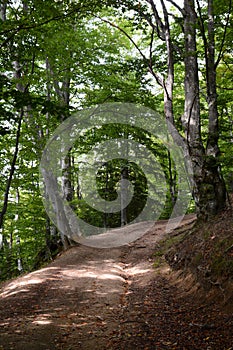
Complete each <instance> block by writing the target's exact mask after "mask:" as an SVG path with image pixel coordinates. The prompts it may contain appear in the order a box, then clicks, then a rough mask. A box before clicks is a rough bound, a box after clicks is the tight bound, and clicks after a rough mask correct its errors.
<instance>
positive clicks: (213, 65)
mask: <svg viewBox="0 0 233 350" xmlns="http://www.w3.org/2000/svg"><path fill="white" fill-rule="evenodd" d="M0 13H1V15H0V16H1V18H0V21H1V26H0V27H1V29H0V33H1V41H0V45H1V61H0V82H1V84H0V96H1V98H0V112H1V113H0V135H1V138H0V154H1V157H0V171H1V180H0V198H1V207H0V230H1V231H0V256H1V261H0V279H5V278H9V277H11V276H13V275H15V274H18V273H19V272H21V271H22V270H24V271H28V270H31V269H33V268H34V267H35V266H36V261H37V259H38V254H40V253H41V251H44V253H43V254H44V257H45V258H52V255H53V254H54V252H56V251H57V250H59V249H60V247H61V244H63V246H65V247H67V246H68V245H70V244H72V242H71V241H70V240H69V238H67V237H65V235H63V234H62V233H61V232H58V230H57V228H56V227H54V225H53V223H52V222H51V220H50V218H49V217H48V216H47V214H46V211H45V209H44V206H43V202H42V198H41V193H40V186H39V164H40V160H41V156H42V152H43V149H44V147H45V145H46V142H47V140H48V139H49V137H50V136H51V134H52V133H53V132H54V130H55V129H56V127H57V126H59V125H60V124H61V123H62V121H64V120H66V119H67V118H68V117H69V116H70V115H72V113H73V112H75V111H77V110H81V109H82V108H88V107H91V106H96V105H99V104H103V103H106V102H108V103H109V102H128V103H134V104H139V105H143V106H146V107H149V108H151V109H153V110H155V111H157V112H158V113H160V114H163V115H164V118H165V119H166V120H167V121H168V122H169V124H168V125H170V130H169V131H170V133H171V135H172V137H173V139H174V140H175V142H176V143H177V144H180V143H181V142H182V144H183V145H185V147H184V149H183V151H184V158H185V159H187V161H188V160H189V161H190V162H191V165H192V168H193V182H192V184H191V186H192V188H193V198H194V200H193V202H191V204H190V206H189V208H187V210H189V211H191V210H193V209H194V207H195V208H196V212H197V214H198V216H199V217H200V219H205V220H207V219H208V218H209V217H210V216H213V215H215V214H216V213H218V212H219V211H221V210H223V209H224V207H225V205H226V201H227V192H230V191H232V190H233V162H232V151H233V118H232V91H233V86H232V79H231V75H232V32H231V30H230V28H231V27H232V24H233V23H232V1H231V0H227V1H222V0H221V1H216V0H208V1H205V0H203V1H202V0H184V2H180V1H172V0H166V1H165V0H160V1H159V2H157V1H153V0H139V1H134V0H127V1H121V0H112V1H111V0H105V1H92V2H87V1H81V0H80V1H68V0H67V1H50V2H46V1H30V0H29V1H16V2H12V1H1V2H0ZM126 134H127V137H128V138H131V139H134V140H137V142H139V143H141V144H143V145H145V146H146V147H147V148H148V149H149V150H150V151H151V152H152V153H154V154H156V156H157V157H158V159H159V162H160V163H161V167H162V169H163V171H164V176H165V178H166V183H167V188H166V193H165V196H166V204H165V207H164V210H163V212H162V214H161V218H167V217H169V215H170V214H171V211H172V208H173V207H174V205H175V202H176V200H177V195H178V191H179V186H178V182H179V181H178V178H177V171H176V167H175V163H174V160H173V159H172V156H171V154H170V152H169V150H167V149H166V147H164V146H163V145H161V144H160V143H159V142H158V141H157V140H155V139H154V138H153V136H152V135H150V134H148V133H145V132H144V131H143V130H136V129H134V130H133V129H131V128H127V129H124V128H122V127H120V126H117V125H115V126H111V125H110V126H106V128H98V126H96V129H94V130H91V131H90V132H86V133H85V134H84V135H83V138H82V139H79V143H78V144H77V145H76V147H75V148H74V149H72V150H70V151H69V153H68V154H67V157H66V159H64V162H63V164H62V167H63V173H64V178H63V180H62V181H63V182H62V186H63V191H64V196H65V198H66V199H67V200H68V201H69V202H70V205H71V206H72V207H73V208H74V209H75V210H76V212H77V214H78V215H80V217H82V218H83V219H85V220H87V221H88V220H89V222H90V223H92V224H95V225H96V226H98V225H99V226H103V227H115V226H119V225H121V224H122V223H125V221H126V222H130V221H131V220H132V218H133V217H135V215H137V210H139V211H140V206H141V205H142V206H143V203H144V200H145V198H146V196H147V181H146V178H145V176H144V174H143V172H142V171H141V170H140V169H138V168H137V167H136V166H135V165H134V164H130V163H129V162H127V161H125V160H124V159H117V160H113V161H111V162H109V163H108V164H106V165H102V167H101V168H100V169H99V172H98V174H97V187H98V189H99V192H100V194H101V196H102V197H103V198H105V200H107V201H111V200H114V199H115V196H116V194H117V186H118V183H119V181H120V179H121V178H126V179H129V180H130V181H131V182H132V183H133V185H134V186H135V196H134V199H133V201H132V203H131V205H130V206H129V207H128V208H127V210H126V211H124V212H123V211H122V213H118V214H117V215H112V216H111V215H107V214H106V213H99V212H97V211H95V210H94V209H93V208H90V207H89V206H88V205H87V204H86V203H85V194H83V193H82V189H81V186H80V183H79V178H78V171H79V169H80V167H81V164H79V163H78V162H77V155H79V154H81V153H84V154H85V153H88V151H89V150H90V149H91V148H92V147H93V146H94V145H95V143H97V142H101V141H102V140H105V139H106V138H117V137H119V136H122V135H126ZM155 173H156V171H155ZM60 239H61V241H62V242H60ZM51 247H52V248H51Z"/></svg>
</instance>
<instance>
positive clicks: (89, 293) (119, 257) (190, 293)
mask: <svg viewBox="0 0 233 350" xmlns="http://www.w3.org/2000/svg"><path fill="white" fill-rule="evenodd" d="M194 220H195V217H194V216H193V215H188V216H186V217H185V218H184V220H183V221H182V223H181V225H180V228H179V229H180V232H181V231H182V230H188V229H190V227H191V226H192V225H193V222H194ZM165 225H166V222H165V221H162V222H157V223H155V225H154V227H153V228H152V229H150V230H149V231H148V232H146V234H145V235H144V236H143V237H141V238H140V239H138V240H137V241H135V242H133V243H130V244H128V245H126V246H122V247H117V248H106V249H100V248H91V247H86V246H83V245H82V246H77V247H73V248H71V249H69V250H67V251H66V252H65V253H63V254H61V255H60V256H59V257H58V258H56V259H55V260H54V261H53V262H52V263H50V264H49V265H48V266H46V267H45V268H42V269H40V270H37V271H35V272H32V273H30V274H27V275H24V276H21V277H19V278H17V279H14V280H11V281H8V282H5V283H3V284H2V285H1V289H0V349H1V350H10V349H12V350H54V349H55V350H60V349H62V350H77V349H82V350H105V349H106V350H107V349H108V350H138V349H143V350H153V349H155V350H162V349H169V350H172V349H174V350H175V349H180V350H181V349H182V350H185V349H190V350H195V349H197V350H200V349H202V350H205V349H206V350H213V349H214V350H230V349H233V332H232V331H233V317H232V314H231V313H230V312H227V310H226V309H223V308H222V307H221V306H220V304H218V305H216V303H214V302H213V301H211V300H209V299H208V298H199V297H198V295H199V293H198V287H197V286H196V284H195V283H193V282H192V279H190V278H188V277H187V279H185V278H183V279H180V283H177V278H176V277H174V276H175V275H174V272H173V271H172V270H171V268H170V267H169V265H168V264H167V263H166V261H165V260H164V261H163V262H161V264H159V266H157V268H156V267H155V265H156V264H157V265H158V261H157V258H158V256H159V250H158V251H157V255H156V249H157V248H156V247H157V245H158V242H161V241H162V240H163V239H164V235H165ZM142 229H143V227H142ZM176 232H177V233H176V235H179V231H176Z"/></svg>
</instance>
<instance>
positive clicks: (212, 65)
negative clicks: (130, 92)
mask: <svg viewBox="0 0 233 350" xmlns="http://www.w3.org/2000/svg"><path fill="white" fill-rule="evenodd" d="M158 3H159V6H158ZM108 4H109V5H111V6H113V7H115V5H117V6H118V7H119V8H120V11H122V13H125V14H126V16H128V17H130V16H131V13H133V16H132V17H131V19H133V20H134V23H135V31H136V30H137V31H138V30H140V29H141V28H143V31H144V32H146V31H147V33H148V31H149V33H150V34H149V35H150V36H149V39H148V40H147V42H148V50H147V52H149V54H146V53H144V52H145V46H144V47H143V48H141V47H140V45H139V44H138V43H137V42H136V40H135V39H134V37H133V35H131V34H129V33H127V30H126V29H124V28H119V27H118V28H119V30H120V31H121V32H123V33H124V34H125V35H126V36H127V37H128V38H129V40H130V41H131V42H132V43H133V44H134V46H135V47H136V49H137V51H138V52H139V54H140V56H141V58H142V60H143V61H144V64H145V65H146V66H147V68H148V70H149V72H150V74H151V75H152V76H153V78H154V79H155V80H156V82H157V84H159V85H160V86H161V88H162V89H163V91H164V115H165V118H166V119H167V121H169V124H168V127H169V128H170V132H171V134H172V137H173V138H174V140H175V142H176V143H177V144H180V145H181V144H183V145H184V147H183V148H184V149H183V151H184V155H185V158H186V159H187V161H188V160H190V161H191V166H192V170H193V183H192V186H193V197H194V199H195V203H196V211H197V215H198V217H199V218H201V219H205V220H206V219H208V218H209V217H210V216H214V215H216V214H217V213H219V212H220V211H222V210H223V209H224V208H225V205H226V186H225V182H224V179H223V176H222V173H221V166H220V150H219V144H218V143H219V113H218V101H217V75H216V70H217V67H218V65H219V64H220V62H221V61H222V57H223V56H224V53H225V50H226V47H225V41H226V39H227V35H228V31H229V28H230V23H231V21H232V15H231V9H232V3H231V0H229V1H228V2H225V3H224V4H223V3H222V2H221V6H220V7H221V16H218V22H217V21H216V17H217V14H218V11H219V4H217V2H216V1H214V0H208V1H201V0H184V2H183V6H182V5H179V4H180V2H178V1H172V0H167V1H165V0H160V1H159V2H157V1H154V0H146V1H120V0H119V1H109V2H108ZM169 5H170V6H169ZM171 5H172V7H173V9H172V8H170V7H171ZM128 10H131V13H129V14H128V12H127V11H128ZM109 24H111V25H112V26H114V27H116V24H115V23H112V22H110V21H109ZM177 24H178V25H179V27H180V30H179V31H177V29H175V28H177V27H176V26H177ZM220 26H221V27H222V28H223V31H222V33H221V35H220V37H219V36H218V45H216V31H217V29H219V27H220ZM218 34H219V31H218ZM158 41H160V42H161V45H163V51H162V54H163V56H162V60H161V58H159V57H156V49H157V48H158ZM165 55H166V61H165V59H164V56H165ZM156 60H157V62H160V63H161V66H162V67H163V68H162V70H161V68H160V67H159V64H158V63H157V64H156ZM178 60H179V65H181V64H183V65H184V90H183V94H184V101H185V103H184V112H183V114H182V116H177V115H175V113H174V101H175V98H174V84H175V78H176V69H177V61H178ZM203 66H204V68H205V69H204V71H203V69H202V67H203ZM200 73H202V77H201V81H200ZM203 76H204V79H205V81H204V79H203ZM204 84H205V91H203V85H204ZM181 90H182V88H181ZM203 96H204V98H203ZM201 103H202V105H203V104H204V106H205V107H207V108H206V109H207V111H208V125H207V130H205V128H206V126H204V122H203V111H202V110H201V109H202V107H201ZM180 122H181V126H182V128H180ZM204 135H205V136H204Z"/></svg>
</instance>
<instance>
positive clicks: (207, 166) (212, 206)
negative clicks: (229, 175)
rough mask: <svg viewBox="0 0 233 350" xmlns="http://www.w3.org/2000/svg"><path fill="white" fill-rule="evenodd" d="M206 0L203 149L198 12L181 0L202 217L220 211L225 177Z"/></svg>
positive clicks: (188, 116)
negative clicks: (206, 121) (205, 128)
mask: <svg viewBox="0 0 233 350" xmlns="http://www.w3.org/2000/svg"><path fill="white" fill-rule="evenodd" d="M210 3H211V1H209V33H208V34H209V38H208V39H209V40H208V46H209V47H208V62H207V65H206V67H207V93H208V106H209V132H208V141H207V147H206V150H205V149H204V146H203V142H202V139H201V126H200V100H199V78H198V61H197V49H196V26H197V15H196V12H195V6H194V0H185V1H184V10H185V20H184V33H185V61H184V62H185V112H184V117H183V126H184V129H185V134H186V140H187V144H188V149H189V156H190V158H191V161H192V166H193V177H194V188H193V195H194V199H195V203H196V208H197V215H198V217H199V218H201V219H205V220H206V219H208V218H209V217H210V216H213V215H216V214H217V213H218V212H220V211H221V210H222V209H223V208H224V206H225V203H226V191H225V185H224V181H223V179H222V177H221V174H220V169H219V166H218V155H219V148H218V113H217V100H216V98H217V94H216V72H215V67H214V66H215V65H214V32H213V12H212V10H211V9H210Z"/></svg>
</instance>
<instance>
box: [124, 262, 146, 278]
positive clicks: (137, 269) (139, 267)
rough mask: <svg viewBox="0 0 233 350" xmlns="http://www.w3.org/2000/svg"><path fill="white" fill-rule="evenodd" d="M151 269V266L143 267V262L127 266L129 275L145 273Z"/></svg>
mask: <svg viewBox="0 0 233 350" xmlns="http://www.w3.org/2000/svg"><path fill="white" fill-rule="evenodd" d="M150 271H151V268H145V265H144V264H137V265H136V266H133V267H129V268H127V272H128V273H129V274H130V275H131V276H135V275H141V274H146V273H149V272H150Z"/></svg>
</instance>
